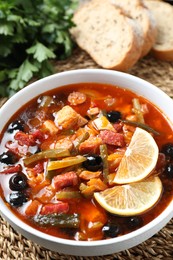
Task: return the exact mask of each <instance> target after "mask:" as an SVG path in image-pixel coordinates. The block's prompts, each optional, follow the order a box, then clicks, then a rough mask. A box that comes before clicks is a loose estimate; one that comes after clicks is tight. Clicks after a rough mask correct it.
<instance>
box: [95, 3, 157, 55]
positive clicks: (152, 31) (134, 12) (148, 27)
mask: <svg viewBox="0 0 173 260" xmlns="http://www.w3.org/2000/svg"><path fill="white" fill-rule="evenodd" d="M97 1H100V0H97ZM102 1H105V0H102ZM107 1H110V2H112V3H113V4H115V5H117V6H119V7H120V8H122V9H123V11H124V12H125V14H126V15H127V16H130V17H131V18H132V19H134V20H135V22H136V23H137V24H138V25H139V26H140V29H141V34H142V37H143V39H144V42H143V48H142V53H141V57H143V56H145V55H147V54H148V52H149V51H150V50H151V48H152V46H153V44H154V43H155V40H156V34H157V28H156V23H155V20H154V17H153V15H152V12H150V11H149V10H148V8H147V7H146V6H145V5H144V3H143V0H107Z"/></svg>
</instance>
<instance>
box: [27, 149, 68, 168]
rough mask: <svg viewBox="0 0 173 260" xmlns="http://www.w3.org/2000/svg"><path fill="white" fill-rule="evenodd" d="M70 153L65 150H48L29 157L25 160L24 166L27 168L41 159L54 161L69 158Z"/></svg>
mask: <svg viewBox="0 0 173 260" xmlns="http://www.w3.org/2000/svg"><path fill="white" fill-rule="evenodd" d="M69 155H70V153H69V151H68V150H65V149H50V150H46V151H42V152H39V153H36V154H33V155H31V156H30V157H27V158H25V159H24V160H23V161H24V164H25V165H26V166H28V165H29V164H31V163H34V162H37V161H39V160H43V159H55V158H57V157H64V156H69Z"/></svg>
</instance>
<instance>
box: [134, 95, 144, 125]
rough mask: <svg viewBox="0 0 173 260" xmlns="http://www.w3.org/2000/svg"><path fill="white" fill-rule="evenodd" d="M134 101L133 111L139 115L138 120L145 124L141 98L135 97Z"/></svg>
mask: <svg viewBox="0 0 173 260" xmlns="http://www.w3.org/2000/svg"><path fill="white" fill-rule="evenodd" d="M132 102H133V112H134V113H135V115H136V116H137V121H138V122H139V123H142V124H144V123H145V121H144V116H143V113H142V111H141V105H140V103H139V99H137V98H134V99H133V100H132Z"/></svg>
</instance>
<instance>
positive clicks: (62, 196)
mask: <svg viewBox="0 0 173 260" xmlns="http://www.w3.org/2000/svg"><path fill="white" fill-rule="evenodd" d="M56 198H57V200H66V199H78V198H81V195H80V192H79V191H58V192H56Z"/></svg>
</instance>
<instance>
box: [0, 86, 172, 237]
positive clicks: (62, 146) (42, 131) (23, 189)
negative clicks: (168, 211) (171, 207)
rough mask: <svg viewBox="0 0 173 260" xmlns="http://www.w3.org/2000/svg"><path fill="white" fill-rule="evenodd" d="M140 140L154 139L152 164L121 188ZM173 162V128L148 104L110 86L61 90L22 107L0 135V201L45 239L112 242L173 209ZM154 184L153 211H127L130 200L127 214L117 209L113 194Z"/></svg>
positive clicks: (44, 95)
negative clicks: (129, 154)
mask: <svg viewBox="0 0 173 260" xmlns="http://www.w3.org/2000/svg"><path fill="white" fill-rule="evenodd" d="M137 132H139V133H142V134H144V135H145V136H148V138H149V140H150V139H151V138H152V139H151V140H152V141H151V142H152V144H153V146H154V147H155V151H156V153H155V154H156V155H155V162H154V163H153V166H152V169H150V171H149V170H148V171H149V172H147V173H145V176H143V177H141V179H139V175H140V172H139V174H138V176H137V179H135V178H136V176H135V177H134V176H133V177H130V178H129V179H125V180H124V181H122V179H123V178H124V177H123V178H121V181H119V182H117V176H118V174H119V172H120V168H122V167H120V165H121V166H122V161H123V160H124V158H125V156H126V157H127V150H128V148H129V147H132V142H133V141H132V140H134V136H135V135H136V133H137ZM139 142H140V143H142V142H143V140H139ZM143 147H144V148H142V149H146V147H147V144H145V145H143ZM157 149H158V151H159V152H158V153H157ZM139 150H140V149H139ZM139 154H140V152H139ZM139 154H137V156H138V157H139ZM146 157H147V154H146ZM172 158H173V129H172V126H171V125H170V123H169V121H168V120H167V118H166V117H165V116H164V115H163V114H162V112H161V111H159V109H158V108H157V107H155V106H154V105H153V104H151V103H150V102H149V101H147V100H146V99H144V98H143V97H141V96H137V95H136V94H134V93H132V92H130V91H129V90H126V89H123V88H120V87H118V86H111V85H106V84H97V83H80V84H75V85H68V86H63V87H60V88H57V89H56V90H54V91H48V92H46V93H44V94H43V95H41V96H38V97H37V98H35V99H33V100H31V101H30V102H29V103H27V104H26V105H25V106H23V107H22V108H21V109H20V110H19V111H18V112H17V113H16V114H15V115H14V116H13V117H12V118H11V119H10V121H9V122H8V124H7V125H6V127H5V128H4V130H3V132H2V133H1V145H0V162H1V164H0V194H1V197H2V198H3V199H4V201H5V203H6V204H7V206H8V207H9V208H10V209H11V210H12V212H13V213H14V214H16V215H17V216H18V217H19V218H20V219H21V220H22V221H24V222H26V223H27V224H29V225H30V226H32V227H34V228H36V229H38V230H40V231H42V232H45V233H47V234H50V235H53V236H57V237H61V238H66V239H74V240H88V241H92V240H101V239H108V238H112V237H116V236H121V235H124V234H127V233H129V232H132V231H133V230H135V229H138V228H140V227H142V226H143V225H146V224H147V223H149V222H150V221H152V220H153V219H154V218H155V217H157V216H158V215H159V214H160V213H161V212H162V211H163V210H164V209H165V208H166V206H167V205H168V204H169V203H170V201H171V200H172V197H173V189H172V185H173V163H172ZM150 160H151V161H153V160H154V159H153V158H150ZM137 163H138V160H137ZM134 164H136V162H134ZM132 166H133V165H132ZM147 169H148V168H147ZM142 171H144V170H142ZM145 172H146V171H145ZM130 173H131V172H130ZM133 174H134V173H133ZM151 179H152V180H155V179H157V181H158V182H159V181H161V182H160V183H161V185H160V186H159V187H161V186H162V187H161V188H160V193H159V194H158V197H157V199H156V200H155V201H154V202H153V203H152V205H150V204H147V207H146V208H145V207H143V206H142V209H141V207H140V208H139V209H138V211H135V210H136V209H135V210H134V211H133V210H129V209H127V208H128V206H127V205H126V204H127V203H128V199H130V198H129V197H127V198H126V204H125V206H123V207H124V208H123V209H122V205H115V203H114V200H115V198H114V195H112V197H111V191H112V189H113V190H115V189H117V188H123V187H131V185H134V184H135V185H137V186H139V184H141V182H142V183H145V185H146V182H147V181H148V180H149V182H151V181H150V180H151ZM119 180H120V178H119ZM147 185H148V184H147ZM105 192H107V193H108V194H109V197H111V200H112V201H113V203H112V204H110V203H109V202H108V201H106V198H105ZM149 195H150V199H151V194H149ZM154 196H155V194H153V197H154ZM136 200H137V199H136ZM103 201H104V203H102V202H103ZM105 201H106V203H105ZM124 201H125V199H124V198H123V203H125V202H124ZM119 204H121V203H120V202H119ZM108 205H109V206H110V207H108ZM149 205H150V206H149ZM118 206H119V207H120V208H121V211H116V210H117V207H118ZM110 208H111V210H110ZM118 212H119V213H118ZM133 212H134V214H133ZM135 212H136V213H135Z"/></svg>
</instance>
